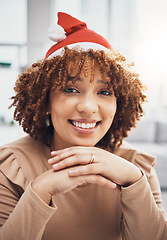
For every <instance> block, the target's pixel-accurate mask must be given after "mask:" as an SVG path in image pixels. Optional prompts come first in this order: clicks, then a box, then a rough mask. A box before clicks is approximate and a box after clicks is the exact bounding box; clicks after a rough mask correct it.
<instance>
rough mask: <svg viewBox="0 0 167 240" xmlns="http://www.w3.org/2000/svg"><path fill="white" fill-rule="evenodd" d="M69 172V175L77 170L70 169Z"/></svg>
mask: <svg viewBox="0 0 167 240" xmlns="http://www.w3.org/2000/svg"><path fill="white" fill-rule="evenodd" d="M68 173H69V175H73V174H75V173H76V170H70V171H69V172H68Z"/></svg>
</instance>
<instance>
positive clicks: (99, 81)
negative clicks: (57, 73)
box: [68, 76, 107, 84]
mask: <svg viewBox="0 0 167 240" xmlns="http://www.w3.org/2000/svg"><path fill="white" fill-rule="evenodd" d="M74 78H75V77H72V76H69V77H68V81H73V80H74ZM77 81H79V82H83V79H82V78H80V77H78V78H77V79H76V82H77ZM97 83H102V84H107V82H104V81H103V80H101V79H99V80H97Z"/></svg>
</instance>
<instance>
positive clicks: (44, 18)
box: [0, 0, 167, 209]
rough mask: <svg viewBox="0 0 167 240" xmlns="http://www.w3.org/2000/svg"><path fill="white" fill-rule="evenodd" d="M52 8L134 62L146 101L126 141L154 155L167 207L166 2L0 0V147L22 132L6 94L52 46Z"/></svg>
mask: <svg viewBox="0 0 167 240" xmlns="http://www.w3.org/2000/svg"><path fill="white" fill-rule="evenodd" d="M58 11H65V12H67V13H69V14H72V15H73V16H74V17H77V18H79V19H80V20H83V21H86V22H87V25H88V27H89V28H90V29H93V30H95V31H96V32H98V33H100V34H102V35H103V36H104V37H106V38H107V39H108V40H109V42H110V43H111V45H112V46H113V48H114V49H116V50H119V51H120V52H121V53H123V54H124V55H125V56H126V57H127V59H128V60H129V61H130V62H134V63H135V71H137V72H138V73H139V74H140V79H141V81H142V82H143V83H144V84H146V86H147V92H146V93H147V96H148V103H146V104H145V107H144V109H145V113H146V114H145V117H144V118H143V120H142V123H141V125H140V126H139V127H137V128H136V133H135V132H134V135H133V134H132V135H131V136H130V138H129V141H131V142H133V143H136V145H137V146H139V147H144V150H145V151H147V152H149V153H151V154H153V155H156V156H157V174H158V177H159V179H160V184H161V188H162V189H163V199H164V206H165V208H166V209H167V194H166V191H165V190H166V189H167V70H166V69H167V68H166V62H167V1H166V0H5V1H4V0H0V102H1V105H0V145H3V144H5V143H7V142H9V141H13V140H15V139H17V138H19V137H21V136H24V135H25V134H24V133H23V131H22V129H21V128H20V127H19V126H18V125H17V123H16V122H14V121H13V109H10V110H9V109H8V106H9V105H10V104H11V100H10V97H11V96H12V95H13V94H14V91H13V86H14V82H15V80H16V78H17V76H18V74H20V73H21V72H22V71H24V69H25V68H27V67H28V66H30V65H31V64H32V63H33V62H35V61H38V60H39V59H42V58H44V56H45V53H46V51H47V49H48V48H49V47H50V46H51V45H52V42H51V41H49V40H48V38H47V29H48V28H49V26H50V25H53V24H55V23H56V22H57V12H58ZM135 134H136V135H135Z"/></svg>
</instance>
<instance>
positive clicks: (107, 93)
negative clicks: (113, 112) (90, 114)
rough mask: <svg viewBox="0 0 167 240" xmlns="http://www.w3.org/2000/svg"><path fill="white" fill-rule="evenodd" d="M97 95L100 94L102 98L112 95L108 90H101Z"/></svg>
mask: <svg viewBox="0 0 167 240" xmlns="http://www.w3.org/2000/svg"><path fill="white" fill-rule="evenodd" d="M98 94H101V95H104V96H110V95H112V92H111V91H108V90H101V91H100V92H99V93H98Z"/></svg>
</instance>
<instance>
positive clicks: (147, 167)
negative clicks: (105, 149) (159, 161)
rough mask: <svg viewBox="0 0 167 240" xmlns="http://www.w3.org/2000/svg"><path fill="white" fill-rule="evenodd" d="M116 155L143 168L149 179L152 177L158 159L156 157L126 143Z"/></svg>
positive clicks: (116, 150)
mask: <svg viewBox="0 0 167 240" xmlns="http://www.w3.org/2000/svg"><path fill="white" fill-rule="evenodd" d="M114 154H116V155H118V156H120V157H122V158H124V159H126V160H128V161H130V162H132V163H134V164H135V165H136V166H137V167H139V168H141V169H142V170H143V171H144V172H145V174H146V176H147V178H149V177H150V173H151V170H152V168H153V167H154V165H155V163H156V158H155V157H154V156H151V155H149V154H148V153H146V152H144V151H142V150H141V149H138V148H137V147H135V146H134V145H132V144H129V143H127V142H126V141H124V142H123V144H122V145H121V146H120V147H118V148H116V149H115V151H114Z"/></svg>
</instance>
